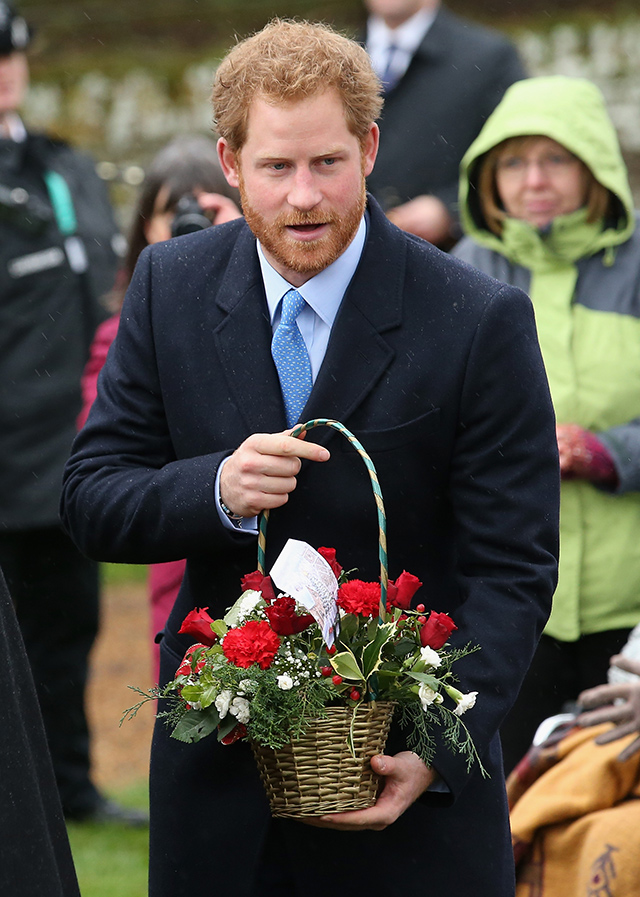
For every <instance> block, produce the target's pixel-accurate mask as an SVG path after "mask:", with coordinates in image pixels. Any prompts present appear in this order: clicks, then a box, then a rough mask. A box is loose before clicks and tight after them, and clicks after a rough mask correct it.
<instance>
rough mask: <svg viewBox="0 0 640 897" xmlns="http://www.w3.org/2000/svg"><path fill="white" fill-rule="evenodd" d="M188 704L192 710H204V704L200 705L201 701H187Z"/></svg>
mask: <svg viewBox="0 0 640 897" xmlns="http://www.w3.org/2000/svg"><path fill="white" fill-rule="evenodd" d="M187 704H188V705H189V707H191V709H192V710H202V704H201V703H200V701H187Z"/></svg>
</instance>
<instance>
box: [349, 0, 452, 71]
mask: <svg viewBox="0 0 640 897" xmlns="http://www.w3.org/2000/svg"><path fill="white" fill-rule="evenodd" d="M437 12H438V10H437V8H436V9H434V10H427V9H420V10H418V12H416V13H414V14H413V15H412V16H411V18H410V19H407V21H406V22H403V23H402V25H398V27H397V28H389V27H388V25H386V24H385V23H384V21H383V20H382V19H381V18H380V16H371V17H370V18H369V20H368V22H367V52H368V54H369V56H370V58H371V64H372V66H373V68H374V71H375V73H376V74H377V75H378V77H379V78H381V77H382V76H383V75H384V74H385V72H386V71H387V65H388V64H389V47H390V46H394V47H395V48H396V51H395V53H394V54H393V58H392V60H391V73H392V74H393V76H394V79H395V80H396V81H397V80H399V79H400V78H402V76H403V75H404V73H405V72H406V70H407V69H408V68H409V63H410V62H411V58H412V56H413V54H414V53H415V52H416V50H417V49H418V47H419V46H420V44H421V43H422V41H423V39H424V36H425V35H426V33H427V31H428V30H429V28H431V25H432V24H433V20H434V19H435V17H436V15H437Z"/></svg>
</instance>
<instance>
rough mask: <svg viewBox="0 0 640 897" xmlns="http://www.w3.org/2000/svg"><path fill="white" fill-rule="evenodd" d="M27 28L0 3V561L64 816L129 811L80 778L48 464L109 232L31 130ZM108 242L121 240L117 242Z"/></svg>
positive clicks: (72, 662) (81, 689) (98, 289)
mask: <svg viewBox="0 0 640 897" xmlns="http://www.w3.org/2000/svg"><path fill="white" fill-rule="evenodd" d="M31 39H32V29H31V28H30V27H29V25H28V24H27V23H26V22H25V20H24V19H23V18H22V17H21V16H20V15H18V13H17V12H16V11H15V9H14V8H13V7H12V6H11V5H10V4H8V3H6V2H4V0H0V297H1V301H0V457H1V458H2V463H1V464H0V567H2V569H3V571H4V574H5V577H6V580H7V584H8V586H9V590H10V593H11V596H12V599H13V602H14V604H15V608H16V614H17V617H18V621H19V623H20V627H21V630H22V634H23V636H24V641H25V645H26V649H27V654H28V657H29V661H30V664H31V668H32V671H33V675H34V679H35V683H36V688H37V692H38V698H39V701H40V706H41V708H42V715H43V718H44V724H45V729H46V733H47V739H48V743H49V748H50V750H51V755H52V759H53V766H54V770H55V774H56V781H57V784H58V789H59V792H60V797H61V800H62V805H63V809H64V812H65V815H66V816H67V818H69V819H74V820H98V819H115V820H117V821H120V822H122V821H124V822H135V823H137V822H138V821H139V820H138V819H136V818H135V817H134V816H132V815H131V813H129V811H127V810H124V809H123V808H122V807H119V806H117V805H116V804H113V803H112V802H111V801H108V800H107V799H106V798H105V797H104V796H103V795H102V794H101V793H99V791H98V790H97V789H96V787H95V785H94V784H93V782H92V780H91V776H90V756H89V731H88V725H87V720H86V715H85V706H84V700H85V686H86V680H87V668H88V657H89V652H90V650H91V646H92V645H93V642H94V640H95V637H96V634H97V631H98V610H99V593H98V565H97V564H96V563H95V562H93V561H90V560H88V559H87V558H86V557H84V556H83V555H82V554H81V553H80V552H79V551H78V550H77V549H76V547H75V546H74V545H73V543H72V542H71V540H70V539H69V538H68V536H67V535H66V533H65V532H64V531H63V529H62V528H61V526H60V523H59V518H58V501H59V495H60V486H61V479H62V468H63V467H64V463H65V460H66V457H67V455H68V453H69V448H70V446H71V443H72V440H73V437H74V434H75V419H76V416H77V414H78V411H79V410H80V405H81V398H80V377H81V374H82V370H83V367H84V364H85V361H86V358H87V354H88V350H89V345H90V343H91V339H92V337H93V333H94V331H95V328H96V326H97V325H98V324H99V323H100V321H101V320H102V319H103V318H104V317H106V314H107V312H106V311H105V310H104V308H103V307H102V304H101V301H100V297H101V296H102V295H103V294H104V293H105V292H106V291H107V290H109V289H110V288H111V287H112V285H113V279H114V276H115V271H116V266H117V255H116V251H115V249H116V248H117V241H118V238H119V234H118V231H117V228H116V225H115V222H114V218H113V214H112V210H111V207H110V205H109V201H108V197H107V193H106V191H105V189H104V187H103V184H102V182H101V181H100V179H99V178H98V176H97V175H96V173H95V167H94V164H93V162H92V160H91V159H89V158H88V157H86V156H84V155H82V154H80V153H78V152H76V151H75V150H73V149H72V148H71V147H69V146H68V145H67V144H66V143H63V142H61V141H58V140H54V139H52V138H50V137H48V136H46V135H44V134H36V133H31V132H30V131H28V130H27V128H26V127H25V125H24V123H23V121H22V119H21V117H20V115H19V113H18V110H19V109H20V107H21V105H22V102H23V99H24V97H25V95H26V92H27V87H28V80H29V64H28V59H27V53H26V51H27V49H28V47H29V45H30V43H31ZM120 239H121V238H120Z"/></svg>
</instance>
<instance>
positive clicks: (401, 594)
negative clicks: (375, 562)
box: [387, 570, 422, 610]
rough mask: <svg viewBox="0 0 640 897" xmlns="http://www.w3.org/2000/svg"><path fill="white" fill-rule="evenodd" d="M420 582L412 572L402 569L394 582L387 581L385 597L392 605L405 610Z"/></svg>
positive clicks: (409, 604)
mask: <svg viewBox="0 0 640 897" xmlns="http://www.w3.org/2000/svg"><path fill="white" fill-rule="evenodd" d="M421 585H422V583H421V582H420V580H419V579H418V577H417V576H414V575H413V573H407V571H406V570H403V571H402V573H401V574H400V576H399V577H398V578H397V579H396V581H395V582H391V581H389V583H388V585H387V598H388V599H389V602H390V603H391V604H393V606H394V607H399V608H401V609H402V610H407V608H409V607H410V606H411V599H412V598H413V596H414V595H415V593H416V592H417V591H418V589H419V588H420V586H421Z"/></svg>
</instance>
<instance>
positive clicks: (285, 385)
mask: <svg viewBox="0 0 640 897" xmlns="http://www.w3.org/2000/svg"><path fill="white" fill-rule="evenodd" d="M305 304H306V303H305V301H304V298H303V297H302V296H301V295H300V293H299V292H298V291H297V290H289V291H288V292H287V293H285V295H284V297H283V300H282V314H281V317H280V323H279V324H278V326H277V328H276V332H275V333H274V334H273V340H272V342H271V354H272V356H273V361H274V363H275V366H276V368H277V371H278V376H279V378H280V387H281V389H282V398H283V399H284V407H285V411H286V415H287V426H289V427H293V426H294V424H296V423H297V422H298V421H299V419H300V415H301V414H302V409H303V408H304V406H305V405H306V403H307V399H308V398H309V393H310V392H311V387H312V385H313V380H312V377H311V362H310V360H309V353H308V352H307V347H306V345H305V342H304V340H303V338H302V334H301V333H300V329H299V328H298V325H297V323H296V318H297V317H298V315H299V314H300V312H301V311H302V309H303V308H304V307H305Z"/></svg>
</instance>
